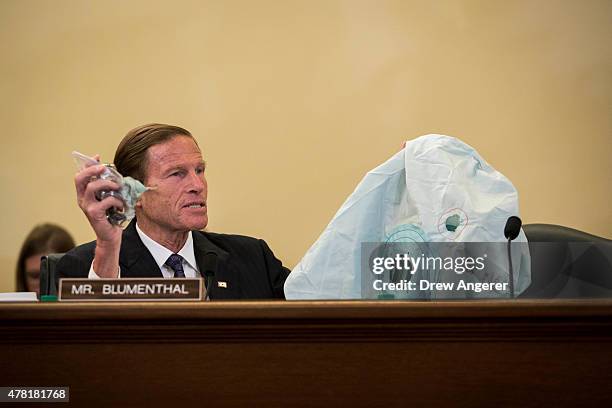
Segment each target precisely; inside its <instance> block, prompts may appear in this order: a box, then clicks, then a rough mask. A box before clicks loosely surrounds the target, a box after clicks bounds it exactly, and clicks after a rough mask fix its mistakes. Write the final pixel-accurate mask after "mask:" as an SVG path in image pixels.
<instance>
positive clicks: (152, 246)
mask: <svg viewBox="0 0 612 408" xmlns="http://www.w3.org/2000/svg"><path fill="white" fill-rule="evenodd" d="M136 232H137V233H138V236H139V237H140V239H141V240H142V243H143V244H144V246H145V247H146V248H147V249H148V250H149V252H150V253H151V255H153V259H155V263H157V266H158V267H159V269H160V270H161V273H162V275H163V277H164V278H174V271H173V270H172V268H170V267H169V266H167V265H165V263H166V261H167V260H168V258H169V257H170V255H172V254H173V253H174V252H172V251H170V250H169V249H168V248H166V247H164V246H163V245H160V244H158V243H157V242H155V241H153V239H152V238H150V237H149V236H147V234H145V233H144V232H143V231H142V230H141V229H140V228H139V227H138V222H137V223H136ZM177 254H178V255H180V256H182V257H183V270H184V271H185V277H186V278H199V277H200V276H201V275H200V271H199V269H198V264H197V263H196V260H195V254H194V250H193V235H192V232H191V231H189V235H188V236H187V241H185V245H183V247H182V248H181V249H180V251H178V252H177ZM118 277H119V278H120V277H121V268H119V275H118ZM88 278H89V279H101V278H100V277H99V276H98V275H97V274H96V272H95V271H94V269H93V261H92V262H91V267H90V268H89V276H88Z"/></svg>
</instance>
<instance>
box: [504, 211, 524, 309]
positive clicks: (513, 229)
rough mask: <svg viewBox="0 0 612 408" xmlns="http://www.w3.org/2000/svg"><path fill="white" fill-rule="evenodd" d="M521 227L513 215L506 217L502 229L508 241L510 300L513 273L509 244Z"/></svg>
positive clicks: (512, 290)
mask: <svg viewBox="0 0 612 408" xmlns="http://www.w3.org/2000/svg"><path fill="white" fill-rule="evenodd" d="M521 225H523V221H521V219H520V218H519V217H517V216H515V215H513V216H511V217H508V220H507V221H506V226H505V227H504V236H505V237H506V238H507V239H508V266H509V267H510V269H509V272H510V273H509V276H508V284H509V286H510V297H511V298H514V271H513V270H512V252H511V251H510V243H511V242H512V240H513V239H515V238H516V237H518V235H519V234H520V232H521Z"/></svg>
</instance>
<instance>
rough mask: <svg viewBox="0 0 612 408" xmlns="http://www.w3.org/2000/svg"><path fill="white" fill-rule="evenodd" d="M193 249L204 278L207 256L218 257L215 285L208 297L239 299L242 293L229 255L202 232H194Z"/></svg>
mask: <svg viewBox="0 0 612 408" xmlns="http://www.w3.org/2000/svg"><path fill="white" fill-rule="evenodd" d="M193 249H194V252H195V258H196V262H197V264H198V269H199V270H200V273H201V274H202V277H203V278H205V276H204V271H205V270H206V268H207V267H208V265H206V255H207V254H211V253H213V254H215V255H216V256H217V268H216V271H215V277H214V283H213V287H212V288H209V292H208V296H210V298H211V299H237V298H238V295H239V293H240V286H239V280H238V277H237V276H236V273H235V271H234V268H232V264H231V258H230V256H229V253H228V252H227V251H225V250H224V249H222V248H220V247H218V246H217V245H215V244H214V243H213V242H212V241H211V240H210V239H208V237H207V236H206V233H204V232H202V231H193Z"/></svg>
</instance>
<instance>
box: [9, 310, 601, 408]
mask: <svg viewBox="0 0 612 408" xmlns="http://www.w3.org/2000/svg"><path fill="white" fill-rule="evenodd" d="M0 322H1V327H0V332H1V333H0V343H1V345H0V350H1V351H0V372H1V373H0V386H13V385H22V386H23V385H30V386H51V385H57V386H65V385H67V386H70V396H71V402H72V403H75V404H76V405H77V406H88V407H94V406H108V407H123V406H178V407H181V406H203V407H210V406H250V407H269V406H283V407H292V406H334V407H335V406H343V407H348V406H398V407H405V406H516V407H518V406H521V407H522V406H598V405H601V406H609V405H608V404H609V402H610V401H611V400H612V381H611V379H612V300H575V301H552V300H542V301H521V300H517V301H452V302H399V301H333V302H209V303H115V304H111V303H104V304H102V303H76V304H66V303H54V304H17V303H15V304H1V305H0ZM20 406H23V405H20Z"/></svg>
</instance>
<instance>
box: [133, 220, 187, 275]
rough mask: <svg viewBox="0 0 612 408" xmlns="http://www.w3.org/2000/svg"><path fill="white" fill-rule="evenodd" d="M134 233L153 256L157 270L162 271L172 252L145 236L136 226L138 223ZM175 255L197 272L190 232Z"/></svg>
mask: <svg viewBox="0 0 612 408" xmlns="http://www.w3.org/2000/svg"><path fill="white" fill-rule="evenodd" d="M136 232H137V233H138V236H139V237H140V240H141V241H142V243H143V244H144V246H145V247H146V248H147V249H148V250H149V252H150V253H151V255H153V259H155V262H156V263H157V266H159V269H162V266H163V265H164V264H165V263H166V261H167V260H168V257H170V255H172V254H173V253H174V252H172V251H170V250H169V249H168V248H166V247H165V246H163V245H160V244H159V243H157V242H155V241H154V240H153V239H152V238H150V237H149V236H148V235H147V234H145V233H144V232H143V231H142V230H141V229H140V227H139V226H138V223H136ZM177 254H179V255H180V256H182V257H183V259H185V261H186V262H187V263H188V264H189V266H191V267H192V268H193V269H195V270H196V271H198V270H199V269H198V264H197V263H196V260H195V254H194V250H193V235H192V232H191V231H189V235H187V241H185V245H183V247H182V248H181V249H180V251H178V252H177Z"/></svg>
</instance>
